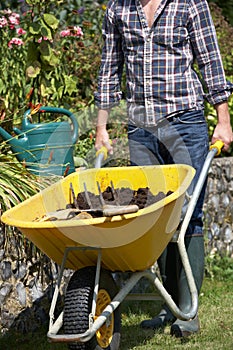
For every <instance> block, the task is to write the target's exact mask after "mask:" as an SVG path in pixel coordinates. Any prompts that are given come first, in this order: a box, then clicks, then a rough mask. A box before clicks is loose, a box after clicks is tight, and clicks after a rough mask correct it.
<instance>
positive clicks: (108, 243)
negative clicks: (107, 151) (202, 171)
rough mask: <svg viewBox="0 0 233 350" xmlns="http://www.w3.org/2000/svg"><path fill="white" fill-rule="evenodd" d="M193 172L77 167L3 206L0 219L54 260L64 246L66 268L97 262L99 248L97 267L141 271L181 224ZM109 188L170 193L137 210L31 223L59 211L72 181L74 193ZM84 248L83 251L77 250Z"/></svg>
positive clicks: (184, 167) (166, 167)
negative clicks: (79, 168)
mask: <svg viewBox="0 0 233 350" xmlns="http://www.w3.org/2000/svg"><path fill="white" fill-rule="evenodd" d="M194 173H195V170H194V169H193V168H192V167H190V166H188V165H180V164H179V165H177V164H176V165H163V166H143V167H116V168H100V169H87V170H80V171H78V172H75V173H72V174H70V175H68V176H67V177H65V178H63V179H61V180H60V181H58V182H56V183H55V184H53V185H51V186H49V187H48V188H46V189H44V190H42V191H41V192H40V193H38V194H36V195H34V196H32V197H31V198H29V199H27V200H25V201H24V202H23V203H21V204H19V205H17V206H15V207H13V208H11V209H10V210H7V211H6V212H5V213H4V214H3V215H2V217H1V220H2V221H3V222H4V223H6V224H8V225H11V226H14V227H17V228H18V229H19V230H20V231H21V232H22V233H23V234H24V235H25V236H26V237H27V238H28V239H29V240H30V241H32V242H33V243H34V244H35V245H36V246H37V247H38V248H39V249H40V250H41V251H42V252H44V253H45V254H46V255H47V256H48V257H50V258H51V259H52V260H53V261H55V262H57V263H58V264H61V262H62V259H63V255H64V251H65V249H66V248H67V247H80V249H77V250H76V249H74V250H72V251H71V252H70V253H69V256H68V257H67V260H66V266H65V267H67V268H71V269H74V270H77V269H80V268H82V267H85V266H92V265H96V262H97V259H98V250H97V249H92V248H100V249H101V254H102V260H101V261H102V266H103V267H104V268H106V269H108V270H111V271H143V270H145V269H147V268H149V267H151V266H152V265H153V264H154V263H155V261H156V260H157V259H158V257H159V256H160V255H161V253H162V252H163V250H164V249H165V248H166V246H167V244H168V243H169V241H170V240H171V238H172V236H173V235H174V233H175V231H176V229H177V226H178V224H179V222H180V216H181V210H182V206H183V203H184V197H185V192H186V190H187V188H188V187H189V185H190V183H191V181H192V178H193V176H194ZM97 181H98V182H99V184H100V187H101V190H102V191H104V190H105V189H106V188H107V187H108V186H109V185H110V182H111V181H112V182H113V185H114V188H123V187H125V188H130V189H133V190H137V189H138V188H140V187H148V188H149V189H150V191H151V192H152V193H153V194H154V195H156V194H157V193H159V192H164V193H167V192H168V191H172V192H173V193H172V194H170V195H168V196H167V197H165V198H164V199H162V200H160V201H158V202H156V203H154V204H152V205H150V206H148V207H145V208H144V209H140V210H139V211H138V212H136V213H131V214H124V215H117V216H113V217H99V218H92V219H82V220H76V219H75V220H57V221H46V222H40V221H36V219H37V218H41V217H43V216H44V215H46V214H47V213H50V212H53V211H56V210H59V209H64V208H65V207H66V205H67V203H69V201H70V199H69V188H70V183H72V185H73V188H74V192H75V194H78V193H79V192H83V191H84V183H86V187H87V189H88V191H89V192H92V193H94V194H98V187H97ZM82 248H83V249H82Z"/></svg>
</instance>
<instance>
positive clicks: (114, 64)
mask: <svg viewBox="0 0 233 350" xmlns="http://www.w3.org/2000/svg"><path fill="white" fill-rule="evenodd" d="M114 3H115V1H111V2H110V3H109V4H110V5H109V7H108V9H107V11H106V14H105V18H104V21H103V28H102V34H103V39H104V46H103V50H102V60H101V66H100V71H99V77H98V88H97V92H96V93H95V102H96V105H97V106H98V107H99V108H101V109H109V108H111V107H113V106H114V105H117V104H118V103H119V101H120V99H121V95H122V92H121V77H122V71H123V64H124V58H123V57H124V56H123V52H122V44H121V35H120V33H119V31H118V28H117V26H116V24H115V16H114Z"/></svg>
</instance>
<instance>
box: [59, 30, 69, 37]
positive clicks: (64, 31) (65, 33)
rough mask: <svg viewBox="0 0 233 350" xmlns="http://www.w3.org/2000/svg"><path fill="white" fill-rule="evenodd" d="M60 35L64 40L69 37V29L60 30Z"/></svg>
mask: <svg viewBox="0 0 233 350" xmlns="http://www.w3.org/2000/svg"><path fill="white" fill-rule="evenodd" d="M60 35H61V36H62V37H63V38H64V37H66V36H71V32H70V30H69V29H66V30H62V31H61V32H60Z"/></svg>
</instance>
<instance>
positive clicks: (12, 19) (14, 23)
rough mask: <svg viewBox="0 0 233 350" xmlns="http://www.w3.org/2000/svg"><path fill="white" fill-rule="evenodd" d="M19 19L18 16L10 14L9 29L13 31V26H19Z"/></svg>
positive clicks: (13, 13)
mask: <svg viewBox="0 0 233 350" xmlns="http://www.w3.org/2000/svg"><path fill="white" fill-rule="evenodd" d="M19 18H20V16H19V14H17V13H15V12H12V14H11V15H10V16H9V17H8V20H9V23H10V25H9V26H10V29H14V28H15V26H17V25H19Z"/></svg>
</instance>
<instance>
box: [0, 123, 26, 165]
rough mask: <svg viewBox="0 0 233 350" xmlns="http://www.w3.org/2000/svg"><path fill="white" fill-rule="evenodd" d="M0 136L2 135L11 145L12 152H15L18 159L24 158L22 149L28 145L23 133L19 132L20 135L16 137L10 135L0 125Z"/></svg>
mask: <svg viewBox="0 0 233 350" xmlns="http://www.w3.org/2000/svg"><path fill="white" fill-rule="evenodd" d="M0 136H2V138H3V140H4V141H6V142H7V143H8V144H9V145H10V146H11V149H12V152H13V153H15V155H16V157H17V158H18V159H19V160H20V161H22V160H23V159H25V155H24V154H22V151H23V150H24V149H26V148H27V147H28V138H27V136H26V135H25V134H21V136H20V137H19V138H18V137H15V136H12V135H11V134H9V133H8V132H7V131H6V130H4V129H3V128H2V127H0ZM23 153H24V152H23Z"/></svg>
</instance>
